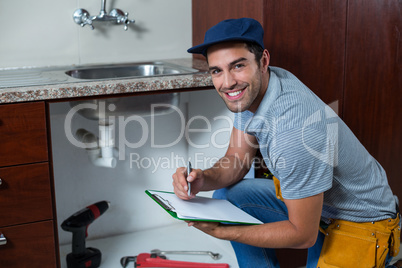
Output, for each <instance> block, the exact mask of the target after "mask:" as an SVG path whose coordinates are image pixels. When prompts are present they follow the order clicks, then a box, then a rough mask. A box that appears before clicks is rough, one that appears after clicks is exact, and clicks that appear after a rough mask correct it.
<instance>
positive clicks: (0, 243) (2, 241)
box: [0, 233, 7, 246]
mask: <svg viewBox="0 0 402 268" xmlns="http://www.w3.org/2000/svg"><path fill="white" fill-rule="evenodd" d="M5 244H7V238H5V237H4V235H3V234H2V233H0V246H3V245H5Z"/></svg>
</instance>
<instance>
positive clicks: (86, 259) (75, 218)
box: [61, 201, 110, 268]
mask: <svg viewBox="0 0 402 268" xmlns="http://www.w3.org/2000/svg"><path fill="white" fill-rule="evenodd" d="M109 205H110V203H109V202H107V201H100V202H97V203H95V204H92V205H90V206H88V207H86V208H84V209H82V210H80V211H78V212H76V213H74V214H73V215H71V216H70V217H69V218H67V219H66V220H65V221H63V223H62V224H61V228H62V229H63V230H64V231H67V232H72V233H73V243H72V252H71V253H69V254H68V255H67V257H66V260H67V267H68V268H81V267H82V268H95V267H99V265H100V263H101V258H102V254H101V252H100V250H99V249H96V248H86V247H85V238H86V237H87V236H88V227H89V225H90V224H91V223H92V222H93V221H94V220H96V219H97V218H98V217H99V216H100V215H102V214H103V213H104V212H105V211H106V210H107V209H108V208H109Z"/></svg>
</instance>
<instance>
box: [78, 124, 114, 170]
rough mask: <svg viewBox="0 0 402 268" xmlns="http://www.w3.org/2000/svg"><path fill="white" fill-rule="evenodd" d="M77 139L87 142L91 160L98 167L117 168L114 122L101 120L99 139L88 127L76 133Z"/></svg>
mask: <svg viewBox="0 0 402 268" xmlns="http://www.w3.org/2000/svg"><path fill="white" fill-rule="evenodd" d="M75 135H76V137H77V139H78V140H79V141H81V142H82V143H84V144H85V147H86V151H87V153H88V158H89V160H90V161H91V162H92V163H93V164H94V165H95V166H98V167H108V168H115V167H116V164H117V160H116V157H115V155H116V154H117V149H116V148H115V147H114V136H113V124H112V123H107V122H105V121H99V139H98V138H97V137H96V136H95V135H94V134H93V133H91V132H89V131H88V130H86V129H83V128H80V129H78V130H77V132H76V133H75Z"/></svg>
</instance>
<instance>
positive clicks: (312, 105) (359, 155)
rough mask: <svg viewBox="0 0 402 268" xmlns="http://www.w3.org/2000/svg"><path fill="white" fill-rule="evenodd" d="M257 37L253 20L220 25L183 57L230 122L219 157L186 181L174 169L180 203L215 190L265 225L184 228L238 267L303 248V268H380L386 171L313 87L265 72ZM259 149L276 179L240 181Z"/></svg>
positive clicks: (388, 229)
mask: <svg viewBox="0 0 402 268" xmlns="http://www.w3.org/2000/svg"><path fill="white" fill-rule="evenodd" d="M263 35H264V33H263V29H262V27H261V25H260V24H259V23H258V22H257V21H255V20H253V19H249V18H242V19H235V20H225V21H222V22H220V23H218V24H217V25H215V26H213V27H212V28H211V29H209V30H208V31H207V32H206V34H205V39H204V43H203V44H200V45H198V46H195V47H192V48H190V49H189V50H188V51H189V52H190V53H199V54H203V55H204V56H205V57H206V58H207V61H208V65H209V71H210V74H211V77H212V81H213V84H214V86H215V88H216V90H217V92H218V94H219V95H220V97H221V98H222V99H223V100H224V101H225V103H226V106H227V107H228V109H229V110H230V111H232V112H233V113H235V119H234V127H233V130H232V134H231V139H230V143H229V147H228V150H227V152H226V154H225V156H224V157H222V158H221V159H220V160H219V161H217V162H216V163H215V165H214V166H213V167H212V168H209V169H206V170H200V169H194V170H193V171H192V172H191V173H190V174H188V176H186V175H187V174H186V170H185V168H178V169H177V171H176V173H175V174H173V186H174V191H175V193H176V195H177V196H178V197H180V198H182V199H185V200H188V199H191V198H192V197H194V196H195V195H196V194H197V193H198V192H200V191H209V190H217V191H215V193H214V196H215V197H216V198H225V199H228V200H229V201H230V202H232V203H233V204H235V205H236V206H238V207H240V208H241V209H243V210H245V211H246V212H248V213H249V214H251V215H253V216H254V217H256V218H258V219H260V220H261V221H262V222H264V224H261V225H247V226H246V225H241V226H239V225H223V224H219V223H205V222H190V223H189V225H190V226H194V227H196V228H198V229H200V230H201V231H203V232H205V233H207V234H209V235H212V236H214V237H217V238H220V239H226V240H230V241H231V242H232V245H233V247H234V250H235V252H236V256H237V260H238V263H239V265H240V267H253V268H254V267H279V264H278V262H277V259H276V256H275V251H274V249H275V248H296V249H297V248H308V249H309V254H308V260H307V267H317V265H318V267H321V268H323V267H353V268H356V267H386V266H387V265H388V264H389V262H390V260H391V259H392V256H396V255H397V254H398V252H399V243H400V242H399V237H400V234H399V232H400V226H399V225H398V224H400V223H399V222H400V221H399V213H398V205H397V199H396V198H394V196H393V194H392V191H391V189H390V187H389V185H388V182H387V177H386V175H385V171H384V169H383V168H382V167H381V165H380V164H379V163H378V162H377V161H376V160H375V159H374V158H373V157H372V156H371V155H370V154H369V153H368V152H367V151H366V150H365V149H364V147H363V146H362V145H361V144H360V142H359V141H358V140H357V139H356V137H355V136H354V135H353V133H352V132H351V131H350V129H349V128H348V127H347V126H346V125H345V124H344V122H343V121H342V120H341V119H340V118H339V117H338V116H337V115H336V114H335V113H334V112H333V111H332V110H331V109H330V108H329V107H328V106H327V105H325V103H323V102H322V101H321V100H320V99H319V98H318V97H317V96H316V95H315V94H314V93H313V92H312V91H311V90H310V89H308V88H307V87H306V86H305V85H304V84H303V83H302V82H300V81H299V80H298V79H297V78H296V77H295V76H294V75H292V74H291V73H289V72H288V71H286V70H283V69H281V68H277V67H269V60H270V57H269V53H268V51H267V50H266V49H264V44H263ZM257 150H260V151H261V154H262V156H263V158H264V162H265V163H266V164H267V167H268V168H269V170H270V172H271V173H272V174H273V180H270V179H243V177H244V176H245V174H246V173H247V172H248V170H249V169H250V167H251V166H252V161H253V158H254V156H255V154H256V152H257ZM188 183H191V195H190V196H189V195H188V193H187V190H188ZM391 267H392V266H391Z"/></svg>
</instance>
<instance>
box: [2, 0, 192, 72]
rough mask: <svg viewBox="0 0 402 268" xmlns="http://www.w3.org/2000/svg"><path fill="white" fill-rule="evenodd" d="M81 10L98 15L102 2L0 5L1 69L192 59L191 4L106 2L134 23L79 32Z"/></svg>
mask: <svg viewBox="0 0 402 268" xmlns="http://www.w3.org/2000/svg"><path fill="white" fill-rule="evenodd" d="M77 8H84V9H86V10H87V11H88V12H89V13H90V14H91V15H98V14H99V11H100V8H101V0H39V1H31V0H20V1H15V0H1V1H0V25H1V35H0V40H1V41H0V68H8V67H23V66H62V65H73V64H75V65H82V64H90V63H113V62H133V61H144V60H162V59H168V58H182V57H189V55H188V54H187V52H186V50H187V48H189V47H190V46H191V1H189V0H108V1H107V2H106V11H108V12H109V11H110V10H112V9H113V8H119V9H122V10H123V11H124V12H129V18H130V19H135V20H136V23H135V24H133V25H131V26H130V28H129V29H128V30H127V31H124V30H123V26H122V25H110V26H105V25H99V27H98V28H97V29H95V30H93V31H92V30H91V29H90V28H89V27H84V28H81V27H80V26H79V25H77V24H76V23H75V22H74V21H73V18H72V15H73V13H74V11H75V10H76V9H77Z"/></svg>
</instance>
